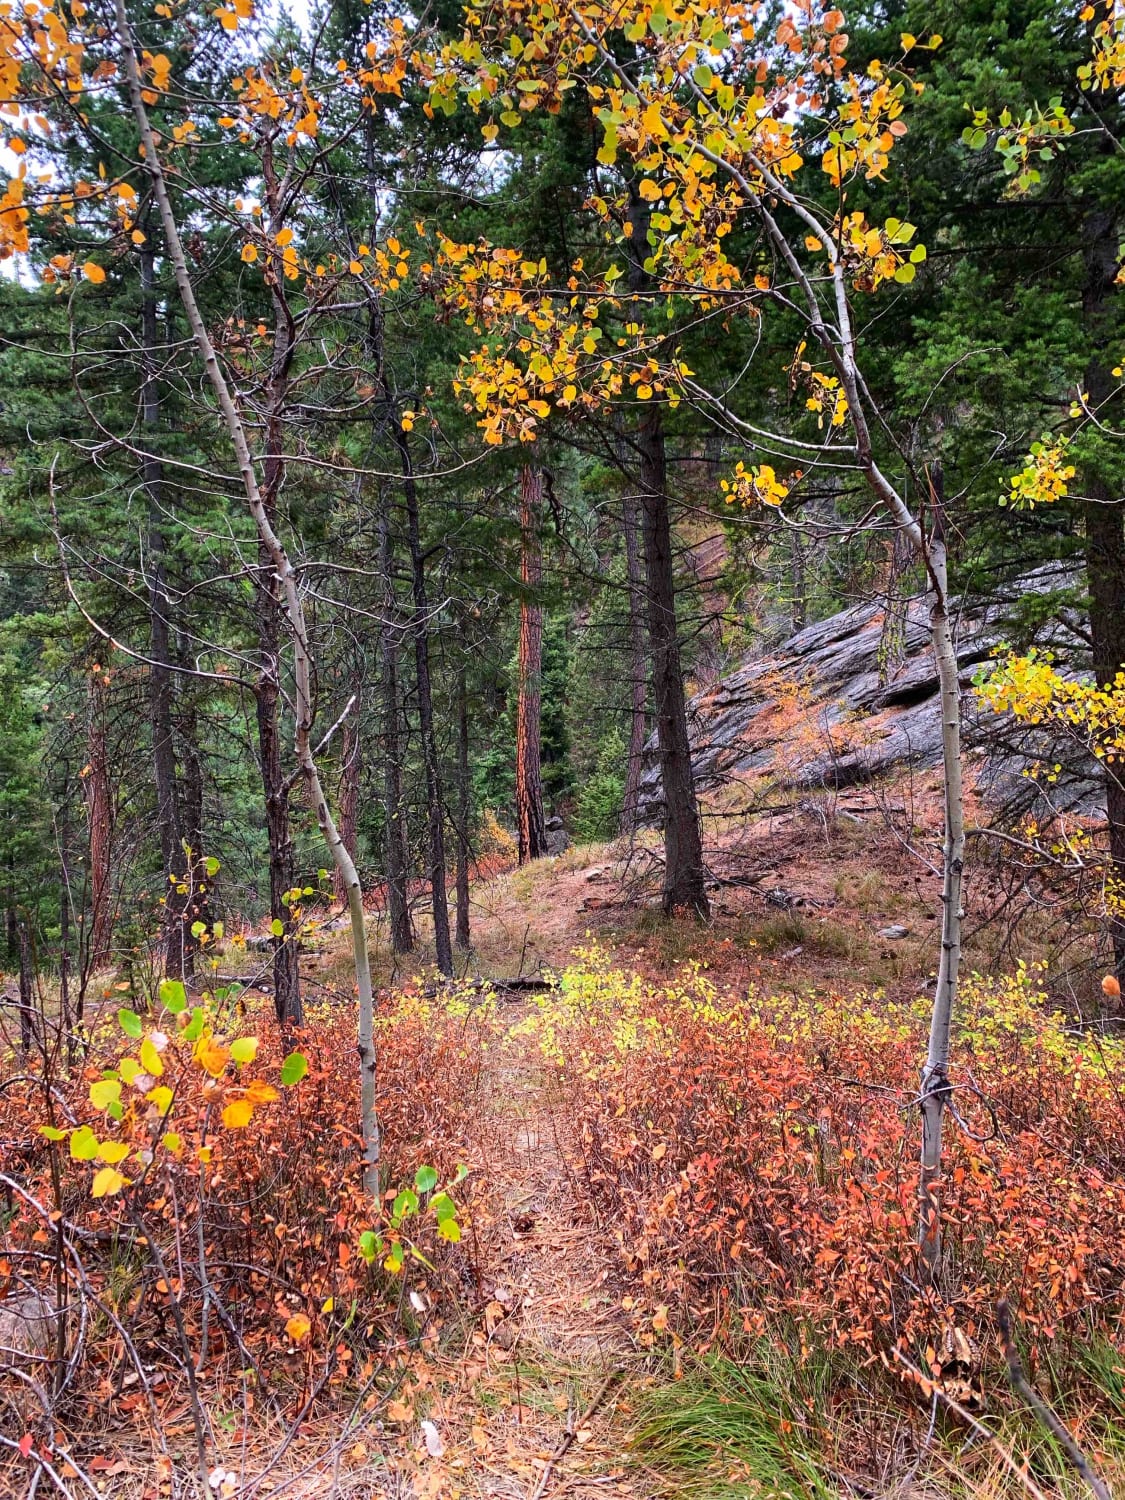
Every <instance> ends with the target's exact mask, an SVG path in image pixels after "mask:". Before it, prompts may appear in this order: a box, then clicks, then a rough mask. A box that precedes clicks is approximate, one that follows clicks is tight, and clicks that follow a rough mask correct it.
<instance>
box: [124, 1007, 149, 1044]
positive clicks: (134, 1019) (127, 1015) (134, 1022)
mask: <svg viewBox="0 0 1125 1500" xmlns="http://www.w3.org/2000/svg"><path fill="white" fill-rule="evenodd" d="M117 1024H118V1025H119V1026H120V1027H121V1030H122V1031H123V1032H124V1033H125V1035H126V1036H132V1037H138V1036H140V1035H141V1033H142V1032H143V1031H144V1029H145V1028H144V1023H143V1022H142V1021H141V1018H140V1016H138V1015H137V1012H136V1011H135V1010H125V1009H121V1010H119V1011H118V1012H117Z"/></svg>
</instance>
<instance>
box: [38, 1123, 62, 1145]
mask: <svg viewBox="0 0 1125 1500" xmlns="http://www.w3.org/2000/svg"><path fill="white" fill-rule="evenodd" d="M39 1134H40V1135H43V1136H46V1137H47V1139H48V1140H49V1141H62V1140H65V1139H66V1131H65V1130H60V1129H59V1128H58V1126H57V1125H40V1127H39Z"/></svg>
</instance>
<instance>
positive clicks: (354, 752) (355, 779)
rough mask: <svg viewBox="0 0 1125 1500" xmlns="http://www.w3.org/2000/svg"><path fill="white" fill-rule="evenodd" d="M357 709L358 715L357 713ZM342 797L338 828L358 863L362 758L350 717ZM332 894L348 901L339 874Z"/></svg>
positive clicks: (343, 752) (346, 727)
mask: <svg viewBox="0 0 1125 1500" xmlns="http://www.w3.org/2000/svg"><path fill="white" fill-rule="evenodd" d="M358 711H359V710H358V708H357V709H356V712H357V713H358ZM340 759H341V761H342V765H341V768H340V796H339V801H338V817H337V825H336V826H337V827H338V828H339V830H340V838H341V839H342V840H343V844H344V848H345V849H346V850H347V851H348V853H349V854H350V855H351V857H352V862H353V863H354V862H355V856H356V818H357V814H358V811H359V774H360V771H361V770H362V762H361V761H360V755H359V729H358V727H357V726H356V724H355V723H354V722H353V720H352V718H351V717H350V716H349V717H348V718H347V719H345V720H344V730H343V740H342V743H341V747H340ZM332 890H333V894H334V895H335V897H336V900H337V901H340V902H344V901H346V900H347V899H348V890H347V886H346V885H345V884H344V878H343V876H342V875H341V874H340V871H339V870H337V871H336V872H335V874H334V875H333V878H332Z"/></svg>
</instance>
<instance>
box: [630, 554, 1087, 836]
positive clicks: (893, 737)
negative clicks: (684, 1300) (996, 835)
mask: <svg viewBox="0 0 1125 1500" xmlns="http://www.w3.org/2000/svg"><path fill="white" fill-rule="evenodd" d="M1073 581H1074V574H1073V572H1072V571H1071V570H1069V569H1067V568H1065V567H1063V566H1061V565H1049V566H1046V567H1043V568H1039V569H1037V570H1036V571H1035V572H1033V573H1030V574H1028V575H1026V576H1025V577H1023V578H1021V579H1018V580H1016V581H1015V582H1013V583H1011V584H1009V585H1007V586H1006V587H1005V588H1004V589H1003V590H1002V591H1001V593H999V594H998V595H997V596H995V597H993V598H991V599H990V600H988V602H987V603H985V602H975V601H972V600H962V601H957V602H956V605H955V608H956V616H957V660H958V665H959V667H960V672H961V682H962V688H963V690H964V691H963V698H962V705H963V712H964V721H965V745H966V765H967V767H968V769H969V770H970V772H971V774H972V777H973V779H974V781H975V784H976V787H977V789H978V791H980V792H981V793H982V795H983V796H984V797H985V798H986V800H987V801H988V802H989V803H990V804H991V805H992V806H993V807H995V808H997V809H1003V810H1004V811H1005V812H1007V813H1012V812H1015V811H1018V810H1021V809H1022V808H1026V807H1028V806H1030V805H1032V804H1033V803H1034V802H1035V801H1036V799H1037V798H1039V797H1041V796H1042V795H1043V793H1042V790H1041V789H1040V788H1039V787H1038V786H1037V784H1036V781H1035V779H1034V776H1033V775H1029V774H1027V773H1029V772H1033V771H1034V768H1035V767H1036V766H1037V765H1039V764H1041V763H1043V762H1044V761H1049V762H1050V764H1051V765H1052V766H1053V765H1054V764H1055V763H1056V762H1062V764H1063V768H1064V769H1063V771H1062V773H1061V774H1060V775H1059V776H1058V779H1057V780H1056V781H1055V782H1053V783H1051V784H1050V803H1051V806H1052V807H1053V808H1054V809H1055V810H1057V811H1062V810H1065V811H1071V812H1078V813H1083V814H1093V815H1096V814H1097V812H1098V811H1099V810H1100V807H1099V799H1100V797H1101V793H1100V784H1099V783H1100V777H1099V769H1098V767H1097V765H1096V763H1095V762H1094V761H1093V760H1092V759H1091V758H1089V757H1086V756H1084V755H1081V754H1077V755H1076V752H1075V750H1074V747H1073V746H1069V745H1068V746H1065V747H1064V746H1060V745H1056V744H1052V743H1051V742H1050V741H1049V740H1048V739H1047V737H1046V736H1045V735H1044V734H1043V733H1042V732H1041V731H1035V730H1028V729H1025V728H1022V727H1021V726H1019V725H1016V724H1014V723H1013V722H1012V721H1011V720H1010V719H1008V718H1007V717H1005V716H998V715H996V714H992V713H990V712H988V711H986V710H983V709H981V707H980V706H979V705H978V704H977V702H976V699H975V696H974V694H973V692H972V679H973V677H974V675H975V674H976V672H977V671H978V670H979V668H980V666H981V665H982V664H983V663H985V662H987V661H989V660H990V658H991V657H992V656H993V654H994V652H995V649H996V647H997V646H999V645H1001V644H1002V643H1003V642H1004V641H1005V640H1007V639H1009V638H1010V635H1011V620H1012V610H1013V606H1014V604H1015V603H1016V601H1017V600H1018V599H1019V598H1020V596H1021V595H1027V594H1030V593H1037V594H1044V593H1047V592H1048V591H1051V590H1056V589H1060V588H1063V587H1065V586H1067V585H1068V584H1072V583H1073ZM892 626H893V628H892ZM1062 637H1065V638H1066V640H1067V642H1068V643H1069V644H1070V645H1072V646H1073V644H1074V642H1075V637H1074V636H1073V634H1071V633H1070V632H1069V631H1068V630H1067V628H1066V625H1065V621H1058V622H1056V623H1055V624H1054V625H1053V626H1052V627H1051V630H1050V632H1048V638H1049V639H1050V640H1052V641H1053V642H1055V643H1057V642H1058V641H1059V639H1060V638H1062ZM688 715H689V724H690V732H691V741H692V752H693V765H694V768H695V778H696V785H697V786H698V787H699V788H700V790H701V791H702V790H713V789H716V788H719V787H722V786H724V785H727V784H730V783H733V782H740V783H742V784H743V785H744V786H746V787H748V788H753V787H754V786H755V785H756V784H759V785H762V786H763V787H765V786H767V785H768V786H769V787H770V788H772V789H775V790H778V789H784V790H787V791H790V792H801V791H804V792H812V791H813V790H816V789H824V788H843V787H850V786H857V785H861V784H864V783H868V782H873V781H878V780H880V779H885V778H887V777H888V776H893V775H896V774H898V773H900V772H901V771H903V770H906V769H907V768H910V769H913V770H925V769H927V768H932V767H935V766H938V765H940V762H941V722H940V709H939V697H938V681H937V672H936V669H935V666H934V660H933V656H932V653H931V648H930V632H929V606H928V603H927V601H926V599H925V598H923V597H919V598H915V599H911V600H909V601H908V602H907V604H906V605H905V607H904V608H903V609H902V610H901V612H900V615H899V618H898V619H897V620H896V621H894V622H889V621H888V619H887V613H886V610H885V608H884V607H883V605H882V604H881V603H876V604H863V605H858V606H856V607H855V608H853V609H847V610H843V611H842V612H841V613H839V614H836V615H832V616H830V617H829V618H828V619H825V620H821V621H818V622H817V623H816V624H815V625H810V626H808V627H807V628H806V629H804V630H801V631H799V632H798V633H797V634H796V635H793V636H790V638H789V639H788V640H786V641H783V642H781V643H780V644H779V645H777V646H775V647H773V648H770V649H763V650H761V651H755V652H753V653H752V654H751V655H749V656H748V657H747V658H746V659H745V660H744V662H743V664H742V666H741V667H739V668H738V669H737V670H736V671H735V672H733V673H731V674H730V675H728V676H726V677H724V678H723V679H722V680H721V681H719V682H717V683H715V684H714V685H713V686H711V687H708V688H707V689H705V690H704V691H703V692H701V693H699V694H697V695H696V696H695V697H694V698H692V699H691V701H690V703H689V705H688ZM655 752H656V745H655V740H652V741H650V742H649V744H648V745H647V746H646V750H645V768H644V772H643V776H642V782H641V794H640V795H641V808H642V815H643V817H644V818H645V819H646V820H647V821H651V822H657V821H659V820H660V816H661V812H662V801H661V788H660V772H659V765H658V762H657V758H656V753H655Z"/></svg>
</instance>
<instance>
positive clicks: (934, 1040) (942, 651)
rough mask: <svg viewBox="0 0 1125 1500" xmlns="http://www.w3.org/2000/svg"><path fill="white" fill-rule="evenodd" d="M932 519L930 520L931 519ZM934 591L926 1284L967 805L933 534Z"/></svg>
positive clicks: (937, 1249)
mask: <svg viewBox="0 0 1125 1500" xmlns="http://www.w3.org/2000/svg"><path fill="white" fill-rule="evenodd" d="M936 519H937V518H936V517H935V520H936ZM928 553H929V570H930V577H931V580H932V589H933V606H932V608H931V611H930V632H931V638H932V642H933V652H934V658H935V660H936V662H937V669H938V683H939V687H940V691H941V748H942V769H943V783H944V794H945V836H944V841H943V844H942V859H941V864H942V889H941V903H942V909H941V956H940V958H939V960H938V975H937V987H936V989H935V991H934V1006H933V1011H932V1013H931V1016H930V1042H929V1047H928V1049H927V1052H926V1063H925V1066H924V1067H923V1069H922V1085H921V1089H920V1091H919V1092H920V1096H921V1098H920V1108H921V1113H922V1159H921V1171H920V1175H919V1182H918V1198H919V1205H918V1207H919V1212H918V1245H919V1249H920V1251H921V1255H922V1263H923V1265H924V1266H925V1268H926V1270H927V1272H928V1273H929V1276H930V1278H931V1280H933V1281H935V1282H936V1281H937V1279H938V1278H939V1276H940V1275H941V1266H942V1237H941V1196H940V1189H939V1179H940V1177H941V1140H942V1124H943V1118H944V1115H945V1106H946V1104H947V1103H948V1100H949V1091H950V1084H949V1047H950V1031H951V1028H952V1023H953V1006H954V1002H955V1001H956V998H957V979H958V972H959V970H960V965H961V918H962V911H961V900H962V885H963V881H964V869H965V808H964V797H963V791H962V783H961V688H960V683H959V681H958V673H957V649H956V646H955V644H954V641H953V630H952V626H951V624H950V619H949V589H948V571H947V567H946V554H945V542H944V540H942V539H941V538H940V537H934V538H933V539H932V540H931V541H930V544H929V547H928Z"/></svg>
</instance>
